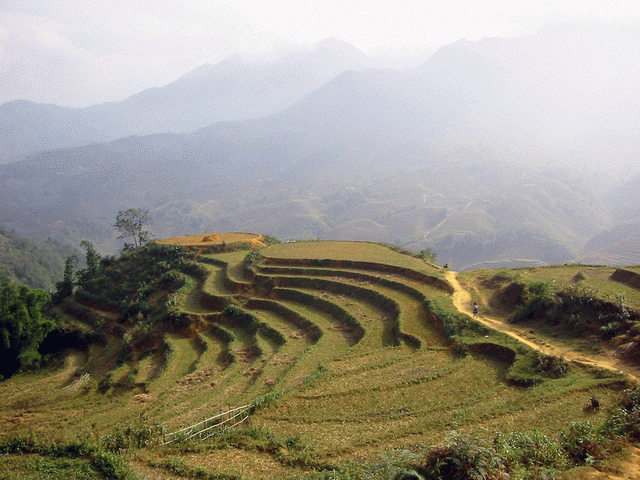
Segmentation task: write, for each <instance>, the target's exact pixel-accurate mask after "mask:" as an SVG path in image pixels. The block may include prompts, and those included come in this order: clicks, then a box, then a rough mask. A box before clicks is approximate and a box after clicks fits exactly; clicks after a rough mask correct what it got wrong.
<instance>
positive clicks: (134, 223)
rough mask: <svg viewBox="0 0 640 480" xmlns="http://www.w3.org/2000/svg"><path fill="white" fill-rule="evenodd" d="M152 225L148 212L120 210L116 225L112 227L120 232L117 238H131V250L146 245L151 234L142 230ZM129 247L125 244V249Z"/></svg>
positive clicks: (136, 209)
mask: <svg viewBox="0 0 640 480" xmlns="http://www.w3.org/2000/svg"><path fill="white" fill-rule="evenodd" d="M152 223H153V222H152V220H151V218H149V211H148V210H141V209H139V208H129V209H127V210H125V211H124V212H123V211H122V210H120V211H119V212H118V215H117V216H116V223H114V224H113V226H114V227H115V229H116V230H118V232H120V235H119V236H118V238H129V237H133V248H137V247H140V246H142V245H144V244H145V243H147V242H148V241H149V239H150V238H151V232H149V231H148V230H144V227H145V226H146V225H151V224H152ZM129 246H130V245H127V244H126V243H125V248H127V247H129Z"/></svg>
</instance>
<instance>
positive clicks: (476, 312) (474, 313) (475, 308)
mask: <svg viewBox="0 0 640 480" xmlns="http://www.w3.org/2000/svg"><path fill="white" fill-rule="evenodd" d="M473 316H474V317H477V316H478V302H473Z"/></svg>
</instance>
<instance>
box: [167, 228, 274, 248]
mask: <svg viewBox="0 0 640 480" xmlns="http://www.w3.org/2000/svg"><path fill="white" fill-rule="evenodd" d="M262 240H263V236H262V235H258V234H256V233H227V232H225V233H204V234H199V235H185V236H183V237H171V238H163V239H162V240H156V242H157V243H160V244H162V245H182V246H184V247H187V248H203V247H208V246H211V245H221V244H222V243H238V242H244V243H248V244H249V245H251V247H252V248H261V247H264V246H266V245H265V243H264V242H263V241H262Z"/></svg>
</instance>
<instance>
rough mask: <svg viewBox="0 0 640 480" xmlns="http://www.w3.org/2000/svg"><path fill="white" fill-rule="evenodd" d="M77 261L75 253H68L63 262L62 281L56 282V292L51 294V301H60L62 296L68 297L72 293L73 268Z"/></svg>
mask: <svg viewBox="0 0 640 480" xmlns="http://www.w3.org/2000/svg"><path fill="white" fill-rule="evenodd" d="M77 263H78V257H76V256H75V255H69V256H68V257H67V260H66V262H65V263H64V275H63V278H62V281H60V282H57V283H56V293H54V294H53V298H52V301H53V303H60V302H61V301H62V299H63V298H66V297H68V296H69V295H71V294H72V293H73V286H74V282H73V277H74V273H73V272H74V270H75V267H76V265H77Z"/></svg>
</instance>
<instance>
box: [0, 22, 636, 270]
mask: <svg viewBox="0 0 640 480" xmlns="http://www.w3.org/2000/svg"><path fill="white" fill-rule="evenodd" d="M638 85H640V31H639V30H638V29H637V28H631V27H628V28H627V27H621V26H619V25H616V26H608V25H591V26H589V27H576V26H567V25H563V26H549V27H546V28H544V29H542V30H540V31H539V32H538V33H536V34H535V35H530V36H527V37H521V38H514V39H501V38H489V39H484V40H481V41H479V42H469V41H465V40H460V41H458V42H456V43H454V44H451V45H448V46H446V47H443V48H441V49H440V50H439V51H437V52H436V53H435V54H434V55H433V56H431V57H430V58H429V59H427V60H426V61H425V62H424V63H423V64H422V65H420V66H419V67H418V68H415V69H410V70H392V69H384V68H379V65H377V64H376V62H375V61H373V60H372V59H370V58H368V57H367V56H366V55H365V54H363V53H362V52H360V51H359V50H357V49H356V48H354V47H352V46H351V45H349V44H346V43H344V42H341V41H339V40H335V39H328V40H325V41H323V42H321V43H319V44H318V45H317V46H316V47H315V48H314V49H313V50H312V51H310V52H307V53H299V54H292V55H288V56H285V57H283V58H281V59H279V60H276V61H269V62H267V61H247V60H243V59H241V58H239V57H230V58H228V59H226V60H224V61H222V62H220V63H218V64H215V65H210V64H206V65H202V66H201V67H199V68H197V69H195V70H193V71H192V72H189V73H188V74H186V75H185V76H183V77H182V78H180V79H179V80H177V81H175V82H173V83H171V84H169V85H167V86H165V87H162V88H154V89H149V90H145V91H143V92H140V93H139V94H136V95H133V96H132V97H129V98H128V99H126V100H124V101H122V102H111V103H106V104H100V105H95V106H91V107H87V108H81V109H70V108H65V107H58V106H55V105H43V104H36V103H32V102H28V101H23V100H21V101H13V102H7V103H5V104H3V105H0V161H2V162H5V163H4V165H0V224H2V225H4V226H5V227H7V228H15V229H16V231H18V232H19V233H22V234H25V235H42V234H43V232H46V234H47V235H49V234H50V235H53V236H56V237H57V238H59V239H62V240H67V241H71V242H75V243H77V242H79V241H80V240H81V239H83V238H89V239H91V240H92V241H94V242H95V243H96V244H97V245H99V247H100V248H101V249H102V250H103V251H114V250H115V249H116V248H117V245H116V244H115V243H114V234H113V232H112V231H111V230H110V228H109V227H110V225H111V224H112V223H113V219H114V218H115V214H116V213H117V211H118V210H120V209H125V208H128V207H141V208H145V209H149V210H150V211H151V214H152V216H153V218H154V220H155V224H154V226H153V231H154V233H155V234H156V236H158V237H164V236H172V235H183V234H193V233H202V232H207V231H219V230H226V231H255V232H260V233H266V234H270V235H274V236H276V237H278V238H280V239H281V240H288V239H305V238H321V239H358V240H371V241H384V242H389V243H394V244H398V245H401V246H404V247H406V248H409V249H411V250H414V251H419V250H421V249H423V248H431V249H433V250H434V251H435V252H436V253H437V254H438V258H439V261H440V262H442V263H445V262H448V263H449V265H450V266H452V267H453V268H457V269H462V268H473V267H478V266H499V265H509V266H512V265H528V264H543V263H559V262H560V263H562V262H570V261H581V260H584V261H589V262H593V263H623V264H630V263H640V228H638V225H639V224H640V218H639V215H640V192H639V190H640V189H639V187H638V186H639V185H640V162H639V160H640V128H638V127H639V126H640V92H639V89H638ZM56 222H57V223H56Z"/></svg>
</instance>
